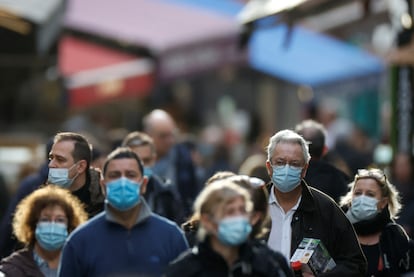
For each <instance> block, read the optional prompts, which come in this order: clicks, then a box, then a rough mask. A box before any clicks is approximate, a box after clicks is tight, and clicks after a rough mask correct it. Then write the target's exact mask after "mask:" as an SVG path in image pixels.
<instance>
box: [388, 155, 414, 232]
mask: <svg viewBox="0 0 414 277" xmlns="http://www.w3.org/2000/svg"><path fill="white" fill-rule="evenodd" d="M389 172H390V174H389V176H390V182H391V183H392V184H393V185H394V186H395V187H396V189H397V190H398V192H399V195H400V201H401V205H402V207H401V211H400V214H399V217H398V218H396V221H397V223H399V224H401V225H402V226H403V228H404V230H405V231H406V232H407V233H408V235H409V236H410V237H413V235H414V156H413V155H411V154H410V153H404V152H399V153H396V154H395V155H394V158H393V159H392V161H391V164H390V166H389Z"/></svg>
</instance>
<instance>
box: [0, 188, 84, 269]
mask: <svg viewBox="0 0 414 277" xmlns="http://www.w3.org/2000/svg"><path fill="white" fill-rule="evenodd" d="M86 220H87V213H86V212H85V210H84V209H83V207H82V204H81V202H80V201H79V200H78V199H77V198H76V197H75V196H73V195H72V194H71V193H70V192H69V191H68V190H66V189H62V188H60V187H58V186H55V185H47V186H43V187H41V188H39V189H37V190H35V191H34V192H32V193H31V194H29V195H28V196H27V197H26V198H24V199H23V200H22V201H21V202H20V203H19V205H18V206H17V209H16V213H15V215H14V218H13V232H14V234H15V236H16V237H17V239H18V240H19V241H20V242H21V243H23V244H24V245H25V247H24V248H23V249H20V250H18V251H16V252H14V253H13V254H11V255H10V256H8V257H5V258H3V259H2V260H1V262H0V272H2V273H3V274H5V275H6V276H13V277H27V276H34V277H43V276H46V277H53V276H57V267H58V263H59V259H60V254H61V250H62V246H63V244H64V242H65V240H66V238H67V236H68V234H70V233H71V232H72V231H73V230H74V229H75V228H76V227H77V226H79V225H80V224H82V223H83V222H84V221H86Z"/></svg>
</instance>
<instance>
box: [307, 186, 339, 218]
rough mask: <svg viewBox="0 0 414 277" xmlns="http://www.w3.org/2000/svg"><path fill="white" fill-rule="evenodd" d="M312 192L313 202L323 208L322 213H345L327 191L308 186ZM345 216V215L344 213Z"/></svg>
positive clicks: (328, 214) (320, 208)
mask: <svg viewBox="0 0 414 277" xmlns="http://www.w3.org/2000/svg"><path fill="white" fill-rule="evenodd" d="M308 189H309V191H310V194H311V195H312V199H313V203H314V205H315V206H316V207H319V210H321V211H322V212H321V215H326V216H328V217H329V216H331V215H332V214H333V213H334V214H339V213H340V214H343V211H342V209H341V208H340V207H339V206H338V204H337V203H336V202H335V200H334V199H333V198H332V197H330V196H329V195H327V194H326V193H324V192H322V191H320V190H318V189H316V188H313V187H311V186H308ZM343 216H345V215H343Z"/></svg>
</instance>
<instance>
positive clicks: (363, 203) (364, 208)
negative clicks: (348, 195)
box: [346, 195, 378, 223]
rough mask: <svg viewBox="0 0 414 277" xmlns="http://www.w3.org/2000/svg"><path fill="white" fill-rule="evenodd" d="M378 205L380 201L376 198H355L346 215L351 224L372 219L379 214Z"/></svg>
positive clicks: (363, 196)
mask: <svg viewBox="0 0 414 277" xmlns="http://www.w3.org/2000/svg"><path fill="white" fill-rule="evenodd" d="M377 204H378V199H376V198H374V197H369V196H366V195H359V196H355V197H354V198H353V199H352V203H351V207H350V208H349V210H348V212H347V214H346V215H347V217H348V219H349V221H351V223H355V222H359V221H361V220H367V219H371V218H373V217H375V215H376V214H377V213H378V209H377Z"/></svg>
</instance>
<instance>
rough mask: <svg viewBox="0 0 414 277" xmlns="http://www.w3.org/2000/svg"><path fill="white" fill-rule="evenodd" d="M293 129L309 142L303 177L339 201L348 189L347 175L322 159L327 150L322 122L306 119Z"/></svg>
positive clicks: (348, 179) (311, 184)
mask: <svg viewBox="0 0 414 277" xmlns="http://www.w3.org/2000/svg"><path fill="white" fill-rule="evenodd" d="M295 131H296V132H297V133H298V134H299V135H301V136H302V137H303V138H304V139H305V140H306V141H307V142H308V143H309V154H310V156H311V159H310V161H309V166H308V169H307V171H306V175H305V177H304V179H305V181H306V182H307V183H308V184H309V185H310V186H312V187H314V188H317V189H319V190H320V191H322V192H324V193H326V194H327V195H329V196H330V197H332V198H333V199H334V200H335V201H336V203H339V199H340V197H341V196H344V195H345V194H346V193H347V191H348V183H349V182H350V181H351V180H350V178H349V176H347V175H346V174H345V173H344V172H342V171H341V170H339V169H337V168H336V167H335V166H333V165H331V164H329V163H327V162H326V161H324V160H323V157H324V155H325V154H326V153H327V152H328V147H327V145H326V143H325V141H326V130H325V127H323V125H322V124H320V123H318V122H316V121H314V120H311V119H308V120H304V121H302V122H301V123H299V124H298V125H296V127H295Z"/></svg>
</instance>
